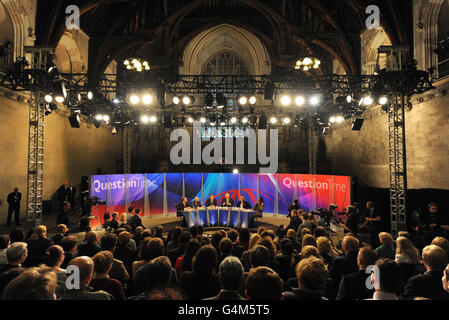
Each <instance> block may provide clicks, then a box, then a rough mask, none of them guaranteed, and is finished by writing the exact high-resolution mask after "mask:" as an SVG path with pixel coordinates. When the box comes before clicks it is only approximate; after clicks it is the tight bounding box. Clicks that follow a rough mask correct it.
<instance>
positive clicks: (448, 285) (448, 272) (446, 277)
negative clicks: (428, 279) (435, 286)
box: [441, 264, 449, 293]
mask: <svg viewBox="0 0 449 320" xmlns="http://www.w3.org/2000/svg"><path fill="white" fill-rule="evenodd" d="M441 281H442V282H443V289H444V291H446V292H447V293H449V264H448V265H447V266H446V269H444V274H443V278H442V279H441Z"/></svg>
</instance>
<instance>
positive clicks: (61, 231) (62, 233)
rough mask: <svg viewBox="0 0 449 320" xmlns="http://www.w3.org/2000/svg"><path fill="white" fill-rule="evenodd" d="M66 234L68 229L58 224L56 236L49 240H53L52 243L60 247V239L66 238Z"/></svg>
mask: <svg viewBox="0 0 449 320" xmlns="http://www.w3.org/2000/svg"><path fill="white" fill-rule="evenodd" d="M68 232H69V228H67V226H66V225H65V224H58V226H57V227H56V234H55V235H54V236H53V237H52V238H51V239H52V240H53V243H54V244H55V245H58V246H60V245H61V242H62V239H64V237H65V236H67V234H68Z"/></svg>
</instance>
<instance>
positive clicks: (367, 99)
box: [363, 96, 374, 106]
mask: <svg viewBox="0 0 449 320" xmlns="http://www.w3.org/2000/svg"><path fill="white" fill-rule="evenodd" d="M373 102H374V101H373V98H371V97H370V96H366V97H364V98H363V105H365V106H370V105H372V104H373Z"/></svg>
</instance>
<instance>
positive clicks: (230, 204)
mask: <svg viewBox="0 0 449 320" xmlns="http://www.w3.org/2000/svg"><path fill="white" fill-rule="evenodd" d="M221 206H222V207H233V206H234V200H232V198H231V197H230V195H229V193H226V194H225V197H224V198H223V200H221Z"/></svg>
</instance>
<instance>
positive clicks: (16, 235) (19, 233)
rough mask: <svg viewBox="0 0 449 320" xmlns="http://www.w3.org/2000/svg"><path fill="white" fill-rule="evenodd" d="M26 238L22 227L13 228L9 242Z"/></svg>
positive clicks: (21, 240)
mask: <svg viewBox="0 0 449 320" xmlns="http://www.w3.org/2000/svg"><path fill="white" fill-rule="evenodd" d="M24 240H25V234H24V232H23V229H22V228H16V229H13V230H12V231H11V232H10V234H9V242H11V243H14V242H23V241H24Z"/></svg>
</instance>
